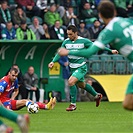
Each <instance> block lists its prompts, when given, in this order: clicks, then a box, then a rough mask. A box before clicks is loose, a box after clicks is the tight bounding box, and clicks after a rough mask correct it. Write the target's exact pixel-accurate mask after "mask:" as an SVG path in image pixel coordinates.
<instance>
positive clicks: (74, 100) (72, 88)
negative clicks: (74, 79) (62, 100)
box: [70, 85, 77, 103]
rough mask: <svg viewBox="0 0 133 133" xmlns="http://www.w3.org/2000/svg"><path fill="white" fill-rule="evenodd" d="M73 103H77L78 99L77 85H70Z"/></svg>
mask: <svg viewBox="0 0 133 133" xmlns="http://www.w3.org/2000/svg"><path fill="white" fill-rule="evenodd" d="M70 96H71V103H76V99H77V87H76V85H73V86H70Z"/></svg>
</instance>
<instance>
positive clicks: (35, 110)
mask: <svg viewBox="0 0 133 133" xmlns="http://www.w3.org/2000/svg"><path fill="white" fill-rule="evenodd" d="M27 110H28V112H29V113H30V114H34V113H38V111H39V106H38V104H36V103H31V104H29V105H28V107H27Z"/></svg>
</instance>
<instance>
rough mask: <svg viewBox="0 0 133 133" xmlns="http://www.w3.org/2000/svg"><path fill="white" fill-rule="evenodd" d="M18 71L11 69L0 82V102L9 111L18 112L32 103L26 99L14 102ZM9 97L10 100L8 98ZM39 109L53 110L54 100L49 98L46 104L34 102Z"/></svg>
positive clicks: (16, 91) (16, 93)
mask: <svg viewBox="0 0 133 133" xmlns="http://www.w3.org/2000/svg"><path fill="white" fill-rule="evenodd" d="M17 76H18V69H16V68H11V69H10V71H9V73H8V75H7V76H4V77H3V78H2V79H1V80H0V101H1V103H2V104H3V105H4V106H5V107H6V108H7V109H11V110H19V109H21V108H23V107H25V106H28V105H29V104H31V103H33V101H31V100H28V99H21V100H14V99H15V98H16V96H17V95H18V92H19V90H18V79H17ZM10 95H11V98H10ZM36 103H37V104H38V106H39V108H40V109H48V110H50V109H53V108H54V106H55V104H56V98H55V97H54V98H51V99H50V101H49V103H48V104H44V103H41V102H36Z"/></svg>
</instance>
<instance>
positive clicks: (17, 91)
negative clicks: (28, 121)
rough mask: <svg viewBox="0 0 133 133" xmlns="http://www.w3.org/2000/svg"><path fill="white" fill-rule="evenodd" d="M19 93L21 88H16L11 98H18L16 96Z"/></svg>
mask: <svg viewBox="0 0 133 133" xmlns="http://www.w3.org/2000/svg"><path fill="white" fill-rule="evenodd" d="M18 93H19V89H15V90H14V92H13V94H12V97H11V99H12V100H14V99H15V98H16V96H17V95H18Z"/></svg>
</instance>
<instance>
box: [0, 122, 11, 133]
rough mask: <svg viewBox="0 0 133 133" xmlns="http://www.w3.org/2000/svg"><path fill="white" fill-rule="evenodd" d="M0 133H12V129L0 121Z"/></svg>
mask: <svg viewBox="0 0 133 133" xmlns="http://www.w3.org/2000/svg"><path fill="white" fill-rule="evenodd" d="M0 133H13V129H12V128H11V127H8V126H7V125H5V124H4V123H3V122H2V121H1V120H0Z"/></svg>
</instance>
